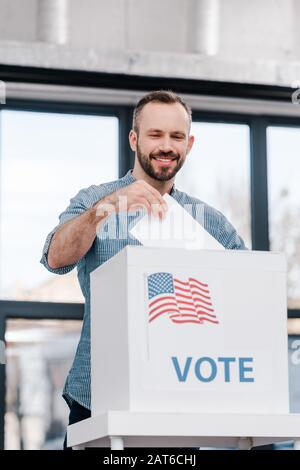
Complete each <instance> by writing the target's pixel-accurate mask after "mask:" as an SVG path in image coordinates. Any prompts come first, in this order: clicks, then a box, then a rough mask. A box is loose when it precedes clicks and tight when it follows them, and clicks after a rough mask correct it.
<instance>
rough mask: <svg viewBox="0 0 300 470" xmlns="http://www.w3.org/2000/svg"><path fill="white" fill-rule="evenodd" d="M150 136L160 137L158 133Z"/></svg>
mask: <svg viewBox="0 0 300 470" xmlns="http://www.w3.org/2000/svg"><path fill="white" fill-rule="evenodd" d="M150 137H159V135H158V134H150Z"/></svg>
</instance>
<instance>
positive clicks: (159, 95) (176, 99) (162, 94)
mask: <svg viewBox="0 0 300 470" xmlns="http://www.w3.org/2000/svg"><path fill="white" fill-rule="evenodd" d="M148 103H165V104H174V103H180V104H181V105H182V106H183V107H184V109H185V110H186V112H187V115H188V118H189V127H191V122H192V110H191V108H190V106H189V105H188V104H187V103H186V102H185V101H183V99H182V98H180V96H178V95H176V93H174V92H173V91H171V90H157V91H152V92H151V93H148V94H147V95H145V96H143V98H141V99H140V101H139V102H138V103H137V105H136V107H135V108H134V111H133V120H132V129H133V130H134V131H135V132H136V133H137V134H138V130H139V118H140V114H141V111H142V109H143V108H144V106H146V104H148Z"/></svg>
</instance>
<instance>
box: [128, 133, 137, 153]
mask: <svg viewBox="0 0 300 470" xmlns="http://www.w3.org/2000/svg"><path fill="white" fill-rule="evenodd" d="M129 144H130V147H131V150H133V151H134V152H135V151H136V148H137V134H136V132H135V131H134V130H133V129H131V131H130V132H129Z"/></svg>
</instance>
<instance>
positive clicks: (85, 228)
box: [48, 203, 107, 269]
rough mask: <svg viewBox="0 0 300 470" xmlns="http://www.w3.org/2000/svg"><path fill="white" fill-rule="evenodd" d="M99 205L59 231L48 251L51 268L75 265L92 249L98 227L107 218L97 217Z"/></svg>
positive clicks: (103, 216) (67, 223)
mask: <svg viewBox="0 0 300 470" xmlns="http://www.w3.org/2000/svg"><path fill="white" fill-rule="evenodd" d="M97 204H98V203H97ZM97 204H96V205H95V206H93V207H91V208H90V209H88V210H87V211H86V212H84V213H83V214H81V215H79V216H78V217H76V218H74V219H72V220H70V221H68V222H66V223H64V224H63V225H61V227H59V228H58V229H57V231H56V232H55V234H54V235H53V238H52V240H51V244H50V247H49V251H48V264H49V266H50V268H52V269H57V268H61V267H63V266H68V265H70V264H74V263H76V262H77V261H78V260H79V259H80V258H82V257H83V256H84V255H85V254H86V253H87V251H88V250H89V249H90V248H91V246H92V244H93V242H94V240H95V237H96V230H97V227H98V226H99V224H101V223H103V222H104V220H105V219H106V218H107V215H106V214H105V215H104V214H102V215H98V216H97V215H96V211H97Z"/></svg>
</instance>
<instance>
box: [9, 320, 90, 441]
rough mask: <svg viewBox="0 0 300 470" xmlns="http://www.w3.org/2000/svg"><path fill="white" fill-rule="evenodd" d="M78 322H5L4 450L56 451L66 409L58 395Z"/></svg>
mask: <svg viewBox="0 0 300 470" xmlns="http://www.w3.org/2000/svg"><path fill="white" fill-rule="evenodd" d="M80 328H81V322H80V321H75V320H74V321H69V320H22V319H14V320H8V321H7V329H6V335H5V339H6V344H7V346H6V356H7V357H6V361H7V364H6V413H5V448H6V449H31V450H32V449H47V448H48V449H61V448H62V444H63V439H64V434H65V431H66V426H67V417H68V407H67V404H66V403H65V402H64V400H63V399H62V397H61V393H62V389H63V386H64V381H65V379H66V376H67V373H68V371H69V368H70V366H71V362H72V360H73V357H74V353H75V349H76V346H77V343H78V340H79V332H80Z"/></svg>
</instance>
